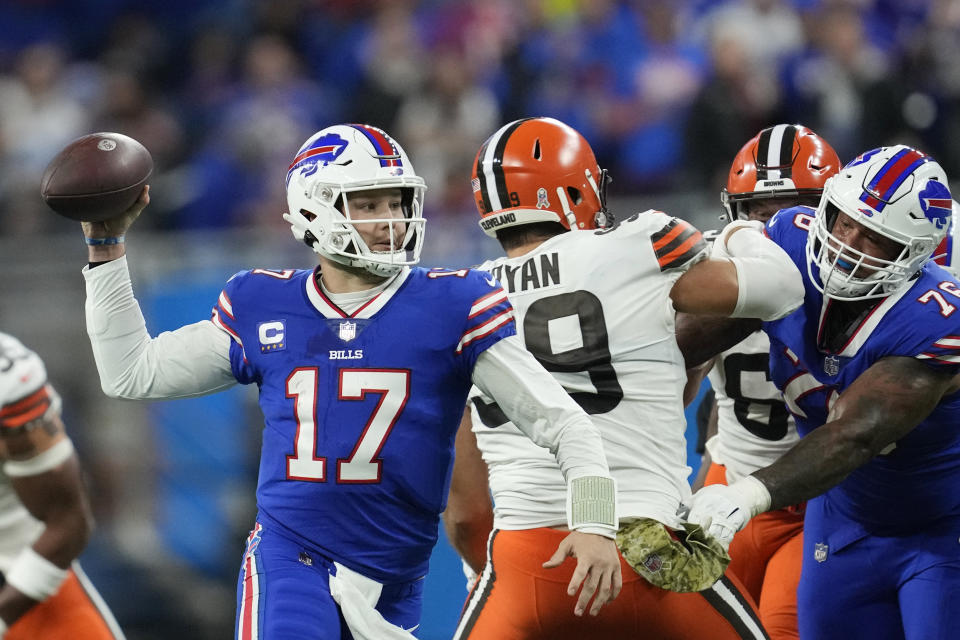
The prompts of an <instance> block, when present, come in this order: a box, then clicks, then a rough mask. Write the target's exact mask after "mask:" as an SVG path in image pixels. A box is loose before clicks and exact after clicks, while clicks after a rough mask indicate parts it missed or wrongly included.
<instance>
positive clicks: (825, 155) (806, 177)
mask: <svg viewBox="0 0 960 640" xmlns="http://www.w3.org/2000/svg"><path fill="white" fill-rule="evenodd" d="M839 171H840V158H839V156H837V152H836V151H834V150H833V147H831V146H830V145H829V144H828V143H827V141H826V140H824V139H823V138H821V137H820V136H818V135H817V134H816V133H814V132H813V131H811V130H810V129H808V128H807V127H804V126H803V125H799V124H778V125H775V126H772V127H767V128H766V129H764V130H763V131H761V132H760V133H758V134H757V135H756V136H754V137H753V138H752V139H751V140H750V141H749V142H747V144H745V145H743V148H742V149H740V151H739V153H737V155H736V157H735V158H734V159H733V165H732V166H731V167H730V175H729V176H728V177H727V186H726V188H725V189H723V191H722V192H721V194H720V200H721V201H722V202H723V208H724V211H725V215H724V216H722V217H724V218H725V219H726V220H727V221H728V222H730V221H733V220H737V219H744V220H745V219H746V214H744V213H743V212H742V207H741V206H740V205H741V204H742V203H743V202H746V201H748V200H756V199H761V198H771V197H790V196H794V197H797V198H799V197H803V196H813V197H816V198H819V197H820V195H821V194H822V193H823V185H824V183H825V182H826V181H827V178H829V177H830V176H833V175H836V174H837V172H839Z"/></svg>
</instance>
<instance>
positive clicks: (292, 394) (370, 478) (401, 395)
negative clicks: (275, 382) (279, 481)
mask: <svg viewBox="0 0 960 640" xmlns="http://www.w3.org/2000/svg"><path fill="white" fill-rule="evenodd" d="M318 378H319V373H318V370H317V368H316V367H304V368H302V369H295V370H294V371H293V373H291V374H290V376H289V377H288V378H287V397H288V398H293V400H294V410H295V414H296V418H297V434H296V436H295V437H294V454H293V455H288V456H287V478H288V479H289V480H306V481H309V482H326V481H327V458H326V456H319V455H317V429H318V427H319V425H318V424H317V380H318ZM337 393H338V398H339V399H340V400H348V401H349V400H364V399H365V398H366V396H367V393H378V394H382V395H381V396H380V401H379V402H378V403H377V406H376V408H374V410H373V414H372V415H371V416H370V419H369V420H367V424H366V426H364V428H363V431H362V432H361V433H360V436H359V438H358V439H357V444H356V446H354V448H353V451H352V452H351V453H350V456H349V457H348V458H338V459H337V477H336V481H337V482H339V483H375V482H380V477H381V473H382V471H383V470H382V468H381V467H382V466H383V461H382V460H379V459H377V456H378V455H380V450H381V449H383V444H384V442H386V440H387V436H389V435H390V431H391V430H392V429H393V425H394V424H396V422H397V418H399V417H400V412H401V411H403V408H404V407H405V406H406V404H407V398H409V397H410V371H409V370H406V369H341V370H340V380H339V384H338V391H337Z"/></svg>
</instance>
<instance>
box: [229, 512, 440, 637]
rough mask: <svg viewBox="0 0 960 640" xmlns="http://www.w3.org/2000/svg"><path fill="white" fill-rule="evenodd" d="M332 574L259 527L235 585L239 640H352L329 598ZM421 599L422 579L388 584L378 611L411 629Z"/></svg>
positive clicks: (320, 559) (300, 548)
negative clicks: (262, 639)
mask: <svg viewBox="0 0 960 640" xmlns="http://www.w3.org/2000/svg"><path fill="white" fill-rule="evenodd" d="M332 569H333V563H332V562H331V561H330V560H329V559H328V558H325V557H324V556H322V555H320V554H319V553H317V552H316V551H315V550H312V549H309V548H307V547H305V546H304V545H302V544H300V543H298V542H296V541H294V540H291V539H289V538H287V537H285V536H283V535H282V534H280V533H278V532H277V531H275V530H272V529H269V528H265V527H263V526H262V525H261V523H259V522H258V523H257V524H256V525H255V528H254V530H253V531H252V532H251V533H250V537H249V538H248V539H247V551H246V553H244V557H243V567H242V569H241V570H240V579H239V583H238V585H237V618H236V625H235V629H236V631H235V634H234V638H235V640H258V639H260V638H265V639H268V640H353V635H352V634H351V633H350V631H349V630H348V629H347V625H346V622H345V621H344V620H343V616H342V615H341V613H340V607H339V606H338V605H337V603H336V602H335V601H334V600H333V596H331V595H330V582H329V581H330V571H331V570H332ZM422 595H423V580H414V581H411V582H406V583H403V584H399V585H385V586H384V587H383V592H382V594H381V596H380V600H379V602H378V603H377V606H376V609H377V611H379V612H380V614H381V615H382V616H383V617H384V618H385V619H386V620H387V621H389V622H391V623H393V624H395V625H399V626H402V627H403V628H404V629H408V630H409V629H413V628H414V627H416V626H417V625H419V623H420V611H421V606H422Z"/></svg>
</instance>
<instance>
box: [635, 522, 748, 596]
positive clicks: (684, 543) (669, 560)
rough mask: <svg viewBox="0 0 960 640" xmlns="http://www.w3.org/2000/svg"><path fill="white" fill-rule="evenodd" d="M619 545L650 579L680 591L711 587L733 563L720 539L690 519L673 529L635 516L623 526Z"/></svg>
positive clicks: (670, 589) (638, 570)
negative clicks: (708, 533)
mask: <svg viewBox="0 0 960 640" xmlns="http://www.w3.org/2000/svg"><path fill="white" fill-rule="evenodd" d="M617 546H618V547H619V548H620V553H622V554H623V557H624V559H625V560H626V561H627V563H628V564H629V565H630V566H631V567H633V570H634V571H636V572H637V573H639V574H640V575H641V576H643V577H644V578H646V579H647V581H648V582H650V583H651V584H653V585H655V586H657V587H660V588H661V589H666V590H667V591H676V592H678V593H686V592H689V591H703V590H704V589H707V588H709V587H710V586H711V585H713V583H714V582H716V581H717V580H719V579H720V576H722V575H723V572H724V571H725V570H726V568H727V565H728V564H730V556H729V555H727V552H726V551H724V550H723V547H722V546H721V545H720V543H719V542H717V541H716V540H714V539H713V538H711V537H710V536H708V535H707V534H706V533H705V532H704V531H703V529H701V528H700V527H699V526H697V525H693V524H690V523H687V522H685V523H684V524H683V530H682V531H671V530H670V529H668V528H667V527H666V525H664V524H662V523H660V522H657V521H656V520H651V519H650V518H641V519H639V520H634V521H633V522H630V523H629V524H625V525H623V526H622V527H620V530H619V531H618V532H617Z"/></svg>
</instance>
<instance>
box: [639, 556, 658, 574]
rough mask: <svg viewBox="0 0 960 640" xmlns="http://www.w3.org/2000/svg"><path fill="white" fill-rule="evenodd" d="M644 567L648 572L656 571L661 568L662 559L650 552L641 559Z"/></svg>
mask: <svg viewBox="0 0 960 640" xmlns="http://www.w3.org/2000/svg"><path fill="white" fill-rule="evenodd" d="M643 566H644V568H645V569H646V570H647V571H649V572H650V573H657V572H658V571H660V569H662V568H663V559H661V558H660V556H659V555H658V554H656V553H651V554H650V555H648V556H647V557H646V558H644V559H643Z"/></svg>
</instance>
